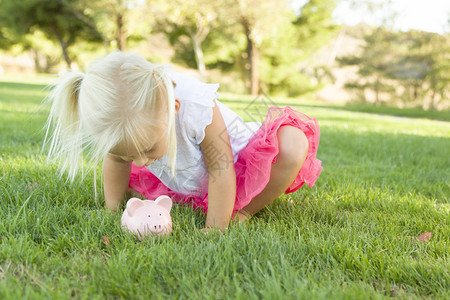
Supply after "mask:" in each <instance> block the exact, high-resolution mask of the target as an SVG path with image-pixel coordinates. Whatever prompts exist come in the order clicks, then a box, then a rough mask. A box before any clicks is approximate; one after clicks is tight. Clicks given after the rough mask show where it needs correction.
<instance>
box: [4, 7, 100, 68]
mask: <svg viewBox="0 0 450 300" xmlns="http://www.w3.org/2000/svg"><path fill="white" fill-rule="evenodd" d="M77 1H78V0H64V1H52V0H21V1H14V0H3V1H2V2H0V19H2V24H3V26H5V27H8V28H9V29H10V30H12V31H13V32H14V34H15V35H17V36H24V35H26V34H29V33H33V32H34V31H35V30H36V29H39V30H40V31H42V32H43V33H44V34H45V35H46V36H47V37H48V38H49V39H51V40H54V41H57V42H58V44H59V45H60V47H61V51H62V55H63V58H64V60H65V61H66V64H67V66H68V67H69V68H70V67H71V64H72V61H73V56H75V55H76V54H74V53H70V51H69V48H70V47H71V46H72V45H73V44H74V43H75V42H76V41H77V40H80V39H82V40H86V41H91V42H99V41H101V40H102V36H101V34H100V33H99V32H98V30H96V29H95V28H94V27H92V26H88V25H87V23H93V21H92V20H91V19H90V17H89V16H87V15H86V14H85V13H84V12H83V10H77V11H76V12H74V10H73V7H74V6H73V5H72V4H74V3H76V2H77ZM77 15H78V16H77ZM80 15H82V16H83V18H84V19H85V20H84V21H83V20H81V19H80V17H79V16H80ZM86 20H88V21H89V22H86Z"/></svg>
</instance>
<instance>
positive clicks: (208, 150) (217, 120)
mask: <svg viewBox="0 0 450 300" xmlns="http://www.w3.org/2000/svg"><path fill="white" fill-rule="evenodd" d="M200 148H201V149H202V152H203V156H204V159H205V164H206V167H207V168H208V173H209V182H208V212H207V215H206V223H205V228H210V227H217V228H219V229H220V230H225V229H226V228H227V226H228V224H229V223H230V220H231V215H232V213H233V207H234V202H235V199H236V173H235V170H234V161H233V152H232V151H231V145H230V138H229V137H228V132H227V128H226V126H225V122H224V120H223V118H222V114H221V113H220V110H219V108H218V107H217V104H216V105H215V106H214V107H213V119H212V123H211V124H210V125H208V126H207V127H206V129H205V138H204V139H203V141H202V142H201V143H200Z"/></svg>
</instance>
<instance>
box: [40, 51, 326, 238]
mask: <svg viewBox="0 0 450 300" xmlns="http://www.w3.org/2000/svg"><path fill="white" fill-rule="evenodd" d="M218 88H219V85H218V84H206V83H203V82H200V81H199V80H197V79H195V78H193V77H190V76H187V75H183V74H180V73H177V72H175V71H173V70H171V69H170V68H169V67H168V66H167V65H154V64H151V63H149V62H148V61H146V60H145V59H144V58H142V57H141V56H139V55H137V54H124V53H122V52H115V53H111V54H108V55H107V56H105V57H104V58H101V59H98V60H96V61H94V62H93V63H92V64H91V65H90V67H89V69H88V70H87V72H86V73H85V74H83V73H80V72H78V73H73V72H69V73H66V74H65V75H64V76H63V77H61V78H60V81H59V82H58V83H57V85H56V86H55V88H54V89H53V91H52V93H51V95H50V99H51V101H52V108H51V112H50V116H49V119H48V122H47V136H46V141H47V140H50V141H49V142H50V150H49V157H50V158H57V159H59V161H60V167H61V171H62V172H65V171H68V172H69V175H70V178H71V179H72V180H73V179H74V177H75V175H76V173H77V170H78V169H79V168H80V167H81V164H82V159H81V157H82V153H83V152H84V151H88V152H89V154H90V155H89V156H90V158H91V161H90V162H91V163H93V164H96V163H98V162H100V161H102V160H103V182H104V193H105V202H106V207H107V208H109V209H111V210H116V209H117V208H118V207H119V205H120V204H121V203H122V202H123V200H124V199H125V197H126V195H127V192H129V191H137V192H139V193H140V194H142V195H143V196H145V197H147V198H149V199H155V198H157V196H159V195H161V194H166V195H169V196H170V197H172V199H174V200H175V201H178V202H182V203H192V204H193V206H194V207H198V208H201V209H202V210H203V211H204V212H206V223H205V228H207V229H206V230H208V228H212V227H216V228H219V229H221V230H224V229H225V228H226V227H227V226H228V224H229V222H230V220H231V218H232V217H233V216H234V215H236V216H238V218H239V220H240V221H243V220H246V219H248V218H249V217H251V216H252V215H254V214H255V213H256V212H258V211H259V210H261V209H262V208H263V207H264V206H266V205H267V204H269V203H271V202H272V201H273V200H275V199H276V198H277V197H278V196H280V195H281V194H282V193H283V192H286V193H292V192H294V191H296V190H297V189H299V188H300V187H301V186H302V185H303V184H304V183H307V184H308V185H309V186H310V187H312V186H313V185H314V183H315V181H316V180H317V178H318V176H319V174H320V172H321V170H322V167H321V161H320V160H318V159H317V158H316V153H317V147H318V145H319V135H320V131H319V126H318V124H317V120H316V119H315V118H310V117H308V116H306V115H304V114H302V113H300V112H297V111H295V110H293V109H292V108H290V107H285V108H278V107H275V106H272V107H270V109H269V111H268V112H267V116H266V118H265V120H264V123H263V124H262V125H261V123H259V122H247V123H246V122H243V120H242V118H240V117H239V116H238V115H237V114H236V113H234V112H233V111H231V110H230V109H229V108H227V107H226V106H225V105H224V104H222V103H221V102H220V101H218V100H217V98H218V93H217V89H218ZM50 131H53V133H52V134H51V135H49V132H50Z"/></svg>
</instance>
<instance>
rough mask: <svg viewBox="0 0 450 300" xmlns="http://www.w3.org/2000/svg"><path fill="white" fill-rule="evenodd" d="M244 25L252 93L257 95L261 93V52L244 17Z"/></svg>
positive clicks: (250, 90)
mask: <svg viewBox="0 0 450 300" xmlns="http://www.w3.org/2000/svg"><path fill="white" fill-rule="evenodd" d="M242 25H243V26H244V30H245V36H246V38H247V60H248V64H249V70H248V71H249V72H248V76H249V81H250V89H249V92H250V95H252V96H257V95H258V93H259V52H258V47H257V46H256V43H255V41H254V40H253V39H252V37H251V29H250V24H249V23H248V21H247V20H246V19H245V18H243V19H242Z"/></svg>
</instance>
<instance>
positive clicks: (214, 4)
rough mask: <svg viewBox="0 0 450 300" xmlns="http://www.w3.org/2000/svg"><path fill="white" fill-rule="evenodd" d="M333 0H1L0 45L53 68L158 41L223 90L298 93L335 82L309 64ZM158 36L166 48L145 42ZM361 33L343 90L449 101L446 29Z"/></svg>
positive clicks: (372, 96)
mask: <svg viewBox="0 0 450 300" xmlns="http://www.w3.org/2000/svg"><path fill="white" fill-rule="evenodd" d="M339 1H340V0H309V1H307V2H306V3H305V4H304V5H303V6H302V7H300V8H299V10H298V11H294V9H293V8H292V7H291V5H290V1H288V0H284V1H279V0H265V1H258V0H220V1H208V0H183V1H182V0H173V1H165V0H152V1H150V0H21V1H15V0H0V49H3V50H4V51H9V53H10V54H17V53H19V52H29V53H31V57H32V58H33V59H34V63H35V66H36V67H35V69H36V71H37V72H57V71H58V70H59V69H61V61H63V62H65V64H66V65H67V66H68V67H69V68H74V67H75V68H80V69H83V68H85V66H86V63H87V62H88V61H90V60H92V59H93V58H95V57H99V56H102V55H104V54H106V53H107V52H109V51H115V50H122V51H129V50H132V51H133V50H134V51H138V52H139V53H140V54H142V55H143V56H144V57H147V58H151V59H154V58H155V57H159V56H158V55H159V54H156V53H154V52H152V51H153V49H161V48H164V47H166V48H170V49H167V50H168V51H166V52H170V53H171V54H170V55H166V54H165V58H164V60H168V59H171V60H172V62H174V63H177V64H180V65H182V66H185V67H189V68H195V69H197V70H198V72H199V74H200V77H202V78H203V79H204V80H208V78H207V77H208V76H209V79H212V78H213V77H214V76H217V74H218V72H211V70H217V71H219V72H220V73H221V74H226V75H227V76H226V77H227V79H225V80H224V83H223V86H226V87H229V89H230V90H232V91H235V92H242V91H244V89H246V90H247V92H248V93H251V94H257V93H259V92H264V93H266V94H272V95H275V94H276V95H283V96H297V95H300V94H305V93H309V92H313V91H316V90H318V89H320V88H321V87H323V85H325V84H326V83H327V82H333V81H334V77H333V70H332V69H330V65H323V64H322V65H310V64H309V63H308V60H309V59H311V56H312V55H314V54H315V53H316V52H317V51H318V50H319V49H321V48H322V47H323V46H325V45H326V44H327V43H329V41H330V39H331V38H332V37H333V36H334V35H335V33H336V32H337V31H338V30H339V29H340V28H339V26H337V25H335V24H334V23H333V19H332V13H333V11H334V9H335V8H336V5H337V3H338V2H339ZM352 1H353V0H352ZM354 2H355V5H361V3H359V2H357V1H354ZM358 3H359V4H358ZM364 3H366V2H364ZM372 4H373V1H367V5H369V6H370V7H369V8H370V10H373V7H372ZM161 33H162V34H163V36H164V39H165V40H164V42H166V41H167V43H168V45H169V46H166V44H164V43H163V42H161V40H158V39H154V36H156V35H157V34H159V35H161ZM362 38H363V39H364V41H365V43H366V45H365V46H364V47H363V49H362V54H361V55H359V56H354V55H353V56H348V57H343V58H341V59H340V63H341V64H342V65H346V66H348V65H358V67H359V76H360V78H359V79H358V80H356V81H353V82H348V83H347V87H348V88H350V89H352V90H354V91H355V92H356V93H357V94H358V95H359V97H360V98H363V99H366V100H367V99H369V101H372V102H376V103H387V102H401V103H404V104H408V105H416V106H417V105H420V106H423V107H425V108H435V107H438V106H439V105H441V103H442V101H445V100H446V99H448V98H449V97H448V96H449V95H448V94H449V90H448V86H449V80H450V75H449V71H448V70H449V69H450V68H449V67H450V66H449V61H450V59H449V53H450V49H449V48H450V46H449V36H448V35H446V36H442V35H438V34H432V33H425V32H418V31H411V32H392V31H389V30H386V29H383V28H378V29H376V30H375V31H374V30H373V29H369V28H365V30H364V35H363V36H362ZM155 43H156V44H155ZM158 47H159V48H158ZM164 49H165V48H164ZM159 60H161V59H159ZM305 66H307V67H306V68H305ZM214 79H216V78H214ZM219 81H220V82H222V80H219Z"/></svg>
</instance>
